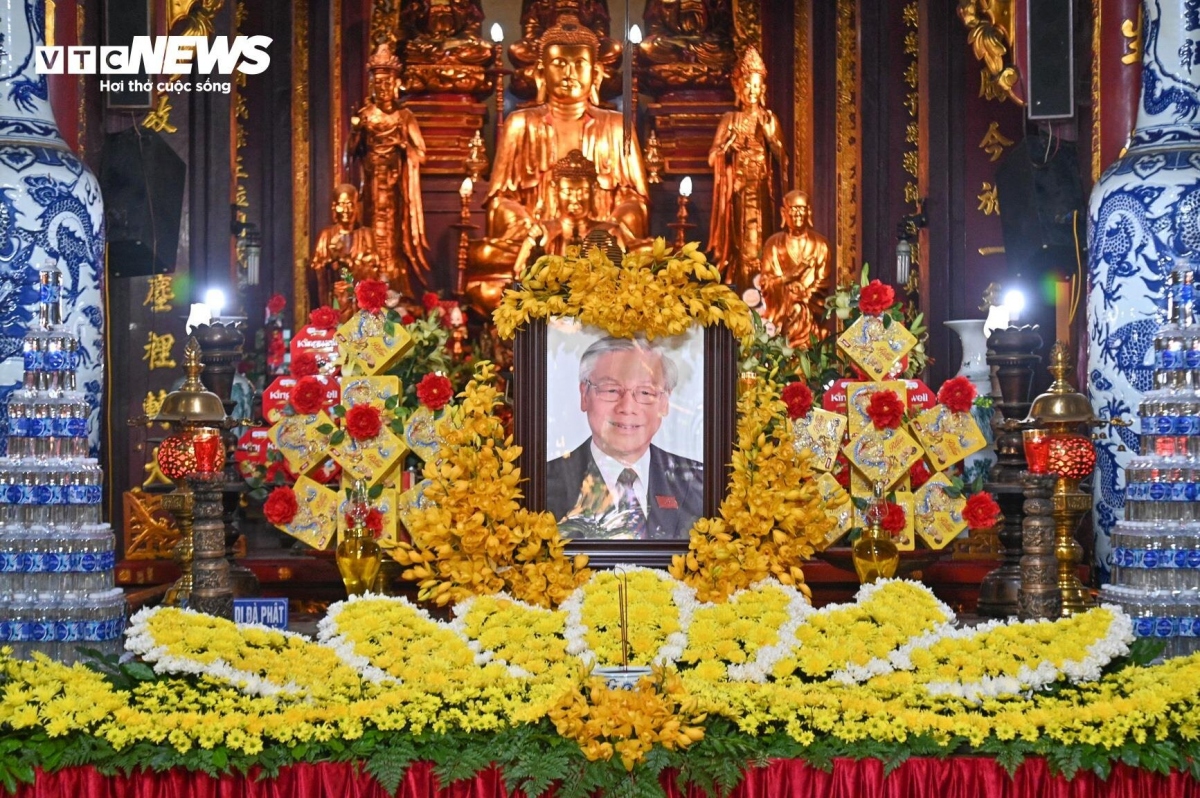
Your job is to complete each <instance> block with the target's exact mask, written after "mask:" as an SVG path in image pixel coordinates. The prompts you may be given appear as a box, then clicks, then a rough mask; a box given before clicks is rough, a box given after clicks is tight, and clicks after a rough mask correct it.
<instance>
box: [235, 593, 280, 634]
mask: <svg viewBox="0 0 1200 798" xmlns="http://www.w3.org/2000/svg"><path fill="white" fill-rule="evenodd" d="M233 620H234V622H235V623H257V624H261V625H263V626H270V627H271V628H272V629H285V630H286V629H287V625H288V600H287V599H285V598H257V599H234V600H233Z"/></svg>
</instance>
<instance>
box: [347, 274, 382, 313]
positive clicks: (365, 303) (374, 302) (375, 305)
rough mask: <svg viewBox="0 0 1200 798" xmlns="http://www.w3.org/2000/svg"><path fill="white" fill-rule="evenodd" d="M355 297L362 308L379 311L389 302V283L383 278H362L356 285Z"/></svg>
mask: <svg viewBox="0 0 1200 798" xmlns="http://www.w3.org/2000/svg"><path fill="white" fill-rule="evenodd" d="M354 298H355V300H357V301H358V307H359V309H360V310H365V311H366V312H367V313H378V312H379V311H381V310H383V306H384V305H385V304H387V298H388V287H387V283H385V282H383V281H382V280H362V281H360V282H359V283H358V284H357V285H355V286H354Z"/></svg>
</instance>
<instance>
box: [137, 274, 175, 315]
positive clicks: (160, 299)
mask: <svg viewBox="0 0 1200 798" xmlns="http://www.w3.org/2000/svg"><path fill="white" fill-rule="evenodd" d="M174 298H175V286H174V285H173V284H172V283H171V275H169V274H153V275H151V276H150V285H149V286H147V288H146V298H145V300H143V301H142V305H149V306H150V312H151V313H162V312H163V311H167V310H172V309H173V308H172V307H171V300H172V299H174Z"/></svg>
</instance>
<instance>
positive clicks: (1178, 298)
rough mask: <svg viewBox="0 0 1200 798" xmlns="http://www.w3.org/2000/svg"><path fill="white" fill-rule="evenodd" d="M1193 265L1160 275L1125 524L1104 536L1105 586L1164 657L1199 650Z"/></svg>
mask: <svg viewBox="0 0 1200 798" xmlns="http://www.w3.org/2000/svg"><path fill="white" fill-rule="evenodd" d="M1197 283H1200V260H1195V259H1193V260H1189V261H1180V262H1177V264H1176V266H1175V268H1174V270H1173V271H1172V272H1171V274H1170V275H1169V276H1168V278H1167V318H1166V324H1164V325H1163V326H1162V327H1161V329H1160V330H1159V332H1158V334H1157V335H1156V336H1155V337H1154V383H1153V387H1152V389H1151V390H1150V391H1147V392H1146V394H1145V397H1144V398H1143V399H1142V403H1141V405H1140V406H1139V407H1138V416H1139V422H1138V423H1139V427H1138V431H1139V433H1140V436H1139V450H1140V452H1141V454H1140V455H1139V456H1138V457H1136V458H1134V459H1133V460H1131V461H1130V462H1129V466H1128V467H1127V468H1126V469H1125V520H1124V521H1120V522H1118V523H1117V525H1116V526H1115V527H1114V528H1113V531H1112V583H1111V584H1109V585H1106V586H1105V587H1104V589H1103V590H1101V593H1100V598H1101V600H1102V601H1107V602H1111V603H1114V604H1119V605H1120V606H1121V607H1122V608H1123V609H1124V610H1125V611H1126V612H1128V613H1129V615H1130V616H1131V617H1132V618H1133V620H1134V632H1135V634H1136V635H1137V636H1138V637H1153V638H1157V639H1160V640H1162V641H1164V642H1165V643H1166V644H1167V649H1166V655H1167V656H1181V655H1184V654H1190V653H1191V652H1193V651H1196V650H1200V304H1198V303H1200V292H1197V291H1196V290H1195V288H1196V287H1197Z"/></svg>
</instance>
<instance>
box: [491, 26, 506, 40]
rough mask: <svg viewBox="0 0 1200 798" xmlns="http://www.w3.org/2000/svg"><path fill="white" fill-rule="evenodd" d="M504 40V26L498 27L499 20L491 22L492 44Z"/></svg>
mask: <svg viewBox="0 0 1200 798" xmlns="http://www.w3.org/2000/svg"><path fill="white" fill-rule="evenodd" d="M502 41H504V28H502V27H500V23H499V22H493V23H492V44H499V43H500V42H502Z"/></svg>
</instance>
